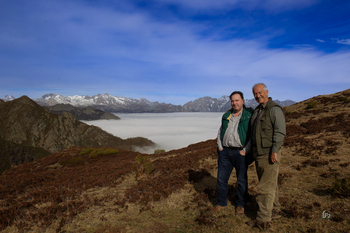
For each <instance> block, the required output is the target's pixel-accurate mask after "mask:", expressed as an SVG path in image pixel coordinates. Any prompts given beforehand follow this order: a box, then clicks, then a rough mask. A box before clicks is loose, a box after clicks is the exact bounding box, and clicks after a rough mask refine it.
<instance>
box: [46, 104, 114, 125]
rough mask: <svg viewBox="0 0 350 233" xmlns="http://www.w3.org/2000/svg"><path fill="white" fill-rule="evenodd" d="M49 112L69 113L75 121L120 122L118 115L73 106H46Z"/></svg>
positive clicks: (91, 108)
mask: <svg viewBox="0 0 350 233" xmlns="http://www.w3.org/2000/svg"><path fill="white" fill-rule="evenodd" d="M45 108H46V109H47V110H49V111H50V112H53V113H56V114H62V113H64V112H69V113H71V114H73V116H74V117H75V119H77V120H78V121H92V120H102V119H105V120H119V119H120V118H119V117H117V116H116V115H114V114H112V113H110V112H105V111H102V110H99V109H95V108H93V107H90V106H89V107H86V108H80V107H74V106H73V105H71V104H56V105H54V106H45Z"/></svg>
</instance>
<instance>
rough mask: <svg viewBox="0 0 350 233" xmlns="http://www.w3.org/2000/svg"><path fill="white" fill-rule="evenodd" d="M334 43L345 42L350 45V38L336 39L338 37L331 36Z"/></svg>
mask: <svg viewBox="0 0 350 233" xmlns="http://www.w3.org/2000/svg"><path fill="white" fill-rule="evenodd" d="M332 40H334V41H335V42H336V43H338V44H345V45H350V39H338V38H332Z"/></svg>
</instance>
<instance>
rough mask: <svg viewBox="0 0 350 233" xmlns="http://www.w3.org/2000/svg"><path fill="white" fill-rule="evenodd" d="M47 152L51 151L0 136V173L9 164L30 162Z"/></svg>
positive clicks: (9, 166)
mask: <svg viewBox="0 0 350 233" xmlns="http://www.w3.org/2000/svg"><path fill="white" fill-rule="evenodd" d="M49 154H51V153H50V152H48V151H47V150H45V149H43V148H40V147H32V146H22V145H19V144H17V143H14V142H9V141H5V140H3V139H2V138H0V175H1V174H2V173H3V172H4V171H5V170H8V169H10V168H11V166H17V165H20V164H23V163H28V162H32V161H34V160H36V159H40V158H43V157H45V156H47V155H49Z"/></svg>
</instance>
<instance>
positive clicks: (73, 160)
mask: <svg viewBox="0 0 350 233" xmlns="http://www.w3.org/2000/svg"><path fill="white" fill-rule="evenodd" d="M83 161H84V159H83V158H81V157H74V158H71V159H70V160H69V161H68V163H69V164H71V165H75V164H78V163H81V162H83Z"/></svg>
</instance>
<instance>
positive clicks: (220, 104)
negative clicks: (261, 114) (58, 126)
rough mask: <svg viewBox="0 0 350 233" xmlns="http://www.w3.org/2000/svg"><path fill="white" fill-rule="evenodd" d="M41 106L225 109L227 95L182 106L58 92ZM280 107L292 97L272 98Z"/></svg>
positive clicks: (115, 109)
mask: <svg viewBox="0 0 350 233" xmlns="http://www.w3.org/2000/svg"><path fill="white" fill-rule="evenodd" d="M13 99H14V97H13V96H9V95H8V96H6V97H5V99H4V100H5V101H9V100H13ZM35 101H36V102H37V103H38V104H40V105H42V106H54V105H57V104H70V105H72V106H74V107H88V106H90V107H93V108H95V109H100V110H103V111H108V112H115V113H145V112H150V113H166V112H225V111H227V110H228V109H230V108H231V103H230V100H229V97H228V96H225V95H224V96H222V97H221V98H212V97H202V98H198V99H196V100H194V101H190V102H188V103H186V104H184V105H173V104H166V103H159V102H150V101H148V100H147V99H144V98H141V99H132V98H126V97H118V96H111V95H109V94H108V93H106V94H104V95H102V94H98V95H94V96H92V97H90V96H78V95H75V96H62V95H58V94H46V95H44V96H42V97H41V98H38V99H36V100H35ZM274 101H275V102H277V103H278V104H280V105H281V106H289V105H292V104H294V103H295V102H294V101H292V100H285V101H279V100H274ZM245 105H246V107H251V108H255V107H256V106H257V105H258V104H257V102H256V101H255V100H254V99H246V100H245Z"/></svg>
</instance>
